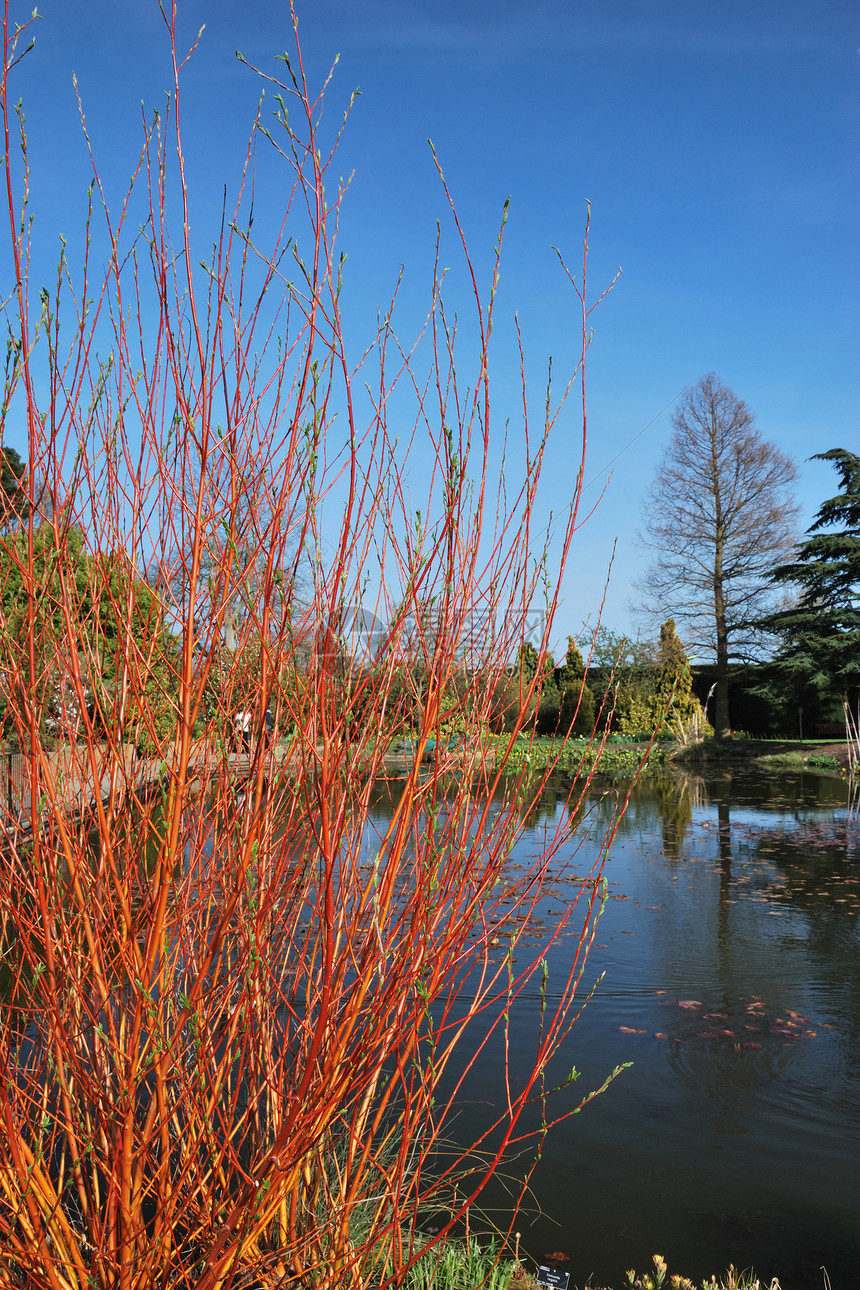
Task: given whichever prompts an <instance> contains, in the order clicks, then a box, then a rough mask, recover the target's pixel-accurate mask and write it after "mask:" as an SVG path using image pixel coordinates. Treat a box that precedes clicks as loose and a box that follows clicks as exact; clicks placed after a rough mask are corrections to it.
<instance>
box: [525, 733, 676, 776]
mask: <svg viewBox="0 0 860 1290" xmlns="http://www.w3.org/2000/svg"><path fill="white" fill-rule="evenodd" d="M670 748H671V745H668V744H661V743H655V744H653V745H652V746H651V749H650V752H648V754H647V760H646V763H645V764H646V767H647V768H648V769H651V770H656V769H659V768H660V767H662V766H665V765H666V762H667V752H668V750H669V749H670ZM646 750H647V744H646V743H636V742H633V741H630V742H626V743H616V742H614V741H613V742H611V743H607V745H606V747H605V748H604V749H603V751H602V752H601V751H600V749H599V748H598V747H597V746H595V745H592V746H591V748H589V742H588V740H586V739H568V740H566V741H560V740H557V739H553V738H550V737H547V736H538V737H536V738H535V739H534V740H527V739H521V740H520V741H518V742H517V743H516V744H515V745H514V747H513V748H512V749H511V751H510V753H509V754H508V758H507V761H506V765H507V766H508V767H510V769H511V770H521V769H522V768H523V767H524V766H528V767H529V768H530V769H532V770H542V769H543V768H544V767H545V766H546V765H547V763H548V762H551V761H554V762H555V764H556V769H557V770H560V771H564V772H566V773H568V774H572V775H574V776H575V777H577V778H578V777H579V776H581V775H588V774H591V773H594V774H599V775H632V774H635V772H636V771H637V770H638V769H639V768H640V766H641V765H642V759H643V757H644V756H645V754H646Z"/></svg>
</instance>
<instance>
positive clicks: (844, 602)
mask: <svg viewBox="0 0 860 1290" xmlns="http://www.w3.org/2000/svg"><path fill="white" fill-rule="evenodd" d="M813 460H817V461H831V462H832V463H833V466H834V468H835V470H836V472H837V474H838V475H839V482H840V486H841V491H840V492H839V493H838V494H837V495H836V496H835V497H830V498H828V499H827V501H825V502H823V503H822V504H821V506H820V507H819V509H818V514H817V515H816V517H815V522H814V523H813V524H812V525H811V526H810V528H809V529H808V530H807V533H808V534H809V535H810V536H809V537H808V538H807V540H806V541H805V542H802V543H801V544H800V546H799V547H798V549H797V555H796V558H795V559H794V560H793V561H792V562H791V563H790V564H783V565H780V566H779V568H777V569H775V570H774V571H773V574H772V575H771V577H772V580H773V581H774V582H775V583H778V584H782V585H784V586H788V587H792V586H793V587H795V588H796V589H797V591H798V592H799V599H798V602H797V604H796V605H794V606H793V607H792V608H790V609H785V610H783V611H782V612H780V613H777V614H772V615H771V616H770V617H769V618H767V619H765V622H764V625H765V626H766V627H767V628H768V630H770V631H773V632H776V633H778V635H779V636H780V637H781V638H782V644H781V647H780V649H779V652H778V653H777V656H776V658H775V660H774V669H775V671H776V674H777V676H778V677H779V680H780V684H781V685H782V686H783V687H785V688H787V689H789V690H791V691H792V692H793V693H794V694H795V695H796V696H797V698H798V699H800V700H801V701H802V700H803V699H804V698H805V697H807V696H810V697H811V695H812V694H815V695H818V696H828V695H829V696H832V697H837V696H838V697H844V698H849V699H856V696H857V693H858V690H860V457H858V456H856V455H855V454H854V453H853V452H848V451H846V449H844V448H831V449H830V451H829V452H822V453H817V454H816V456H815V458H813ZM837 525H838V526H841V527H839V528H837V530H836V532H825V531H823V530H831V529H834V528H836V526H837Z"/></svg>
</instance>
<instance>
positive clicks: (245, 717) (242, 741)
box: [233, 710, 253, 752]
mask: <svg viewBox="0 0 860 1290" xmlns="http://www.w3.org/2000/svg"><path fill="white" fill-rule="evenodd" d="M233 720H234V723H235V729H236V751H237V752H250V749H251V721H252V720H253V718H252V715H251V713H250V712H248V711H247V710H243V711H241V712H237V713H236V716H235V717H234V718H233Z"/></svg>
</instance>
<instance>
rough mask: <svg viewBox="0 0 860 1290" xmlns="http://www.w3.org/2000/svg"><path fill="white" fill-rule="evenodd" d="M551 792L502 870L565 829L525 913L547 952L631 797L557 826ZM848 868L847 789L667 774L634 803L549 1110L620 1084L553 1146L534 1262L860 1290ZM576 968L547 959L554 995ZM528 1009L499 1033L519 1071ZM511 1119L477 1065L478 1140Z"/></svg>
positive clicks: (613, 792) (488, 1067) (857, 995)
mask: <svg viewBox="0 0 860 1290" xmlns="http://www.w3.org/2000/svg"><path fill="white" fill-rule="evenodd" d="M565 789H566V785H564V784H563V783H560V784H559V786H558V787H557V788H556V787H553V788H552V789H551V791H550V792H549V793H548V794H547V795H546V796H545V797H544V799H543V800H542V802H541V804H540V807H539V809H538V810H536V811H535V812H533V813H532V814H531V815H529V816H528V817H527V818H525V819H524V820H523V835H522V838H521V839H520V841H519V842H518V844H517V846H516V847H515V848H514V853H513V855H512V857H511V869H512V871H515V870H516V867H517V865H518V864H519V863H520V859H519V857H520V856H521V855H524V854H525V853H526V852H528V851H529V850H530V849H533V847H534V841H535V837H534V835H535V833H536V832H537V831H539V830H540V831H541V832H542V833H543V834H545V832H546V831H547V830H553V829H558V828H560V827H562V826H568V825H570V824H571V823H573V824H575V825H576V826H577V834H576V838H575V840H574V841H572V842H571V845H570V850H569V853H568V854H567V855H566V856H561V855H560V856H559V877H558V880H557V883H556V888H555V890H554V892H553V893H551V895H549V896H547V899H546V900H545V901H544V902H543V903H542V904H541V906H540V907H539V908H538V910H537V911H536V913H537V916H538V918H539V919H540V920H541V925H542V926H545V927H546V935H547V938H548V939H549V936H550V935H551V931H552V926H553V913H554V910H555V909H557V908H558V907H559V906H560V905H561V904H562V903H563V902H564V901H565V900H570V899H572V898H573V895H574V894H575V891H576V879H575V877H574V875H575V874H576V873H578V874H580V875H583V874H585V873H587V870H588V864H589V860H590V855H591V852H590V848H592V847H594V846H596V845H597V842H596V839H597V838H599V837H600V836H601V834H602V830H603V828H605V825H606V823H607V821H608V820H609V818H610V815H611V814H612V813H613V812H614V811H615V810H616V809H617V805H618V801H619V798H620V797H622V796H623V795H624V794H625V793H626V792H627V789H626V788H625V786H623V785H619V784H617V783H613V784H610V785H605V786H602V787H601V786H600V785H595V786H594V787H593V789H592V791H591V792H590V793H589V796H588V798H587V800H586V801H585V802H583V803H582V804H581V805H580V806H579V807H578V810H577V813H576V816H575V817H574V818H573V819H571V816H570V815H569V813H568V811H567V808H566V807H565V805H564V794H565ZM590 838H593V839H594V841H590V840H589V839H590ZM574 846H578V847H579V851H578V852H575V851H574V849H573V848H574ZM565 860H567V861H568V862H569V864H570V868H569V869H567V870H566V869H565V864H564V862H565ZM858 862H860V837H858V822H857V819H856V818H855V817H854V816H852V815H851V813H850V811H849V808H848V795H847V789H846V786H845V785H844V783H842V782H841V781H840V780H839V779H836V778H827V777H820V776H817V775H809V774H804V775H795V776H785V775H781V776H773V777H772V778H761V777H759V778H752V777H750V776H747V775H743V774H740V773H737V772H732V773H725V774H721V775H719V776H689V775H684V776H675V775H671V774H665V775H658V776H653V777H649V778H647V779H643V780H642V781H640V783H639V784H638V785H636V786H634V787H633V789H632V790H631V792H630V800H629V805H628V810H627V813H626V815H625V816H624V818H623V820H622V821H621V824H620V826H619V829H618V832H617V835H616V838H615V842H614V845H613V847H612V849H611V854H610V858H609V862H608V865H607V869H606V876H607V879H608V883H609V886H608V895H609V899H608V900H607V905H606V909H605V912H604V914H603V918H602V920H601V923H600V927H599V931H598V936H597V941H596V944H595V947H594V950H593V952H592V957H591V959H590V960H589V964H588V968H587V972H586V977H585V978H584V981H583V988H584V989H587V988H589V987H590V986H591V985H592V984H593V983H594V981H595V980H596V979H597V978H598V977H599V975H600V973H601V972H603V973H605V976H604V979H603V980H602V982H601V983H600V985H599V987H598V990H597V994H596V996H595V998H594V1000H593V1002H592V1003H590V1004H589V1006H588V1007H587V1008H586V1010H585V1012H584V1013H583V1015H582V1017H581V1019H580V1020H579V1021H578V1023H577V1025H576V1027H575V1028H574V1030H573V1031H572V1032H571V1036H570V1040H569V1044H568V1046H566V1048H565V1051H564V1053H563V1054H562V1055H561V1058H560V1066H561V1067H564V1068H565V1070H569V1069H570V1065H571V1064H572V1063H575V1064H576V1066H577V1068H578V1069H579V1070H581V1071H582V1072H583V1077H582V1081H581V1085H580V1087H579V1089H577V1094H576V1097H574V1094H573V1093H571V1094H570V1099H569V1101H565V1097H562V1098H561V1099H560V1106H559V1108H558V1110H559V1111H561V1112H563V1111H564V1110H565V1109H572V1108H573V1105H574V1104H575V1101H576V1100H578V1097H579V1096H581V1094H582V1090H583V1087H584V1086H587V1087H588V1088H591V1087H594V1086H596V1085H598V1084H599V1083H600V1082H601V1080H602V1078H603V1077H604V1076H605V1075H606V1074H607V1072H608V1071H609V1070H611V1069H612V1068H613V1067H614V1066H615V1065H616V1064H618V1063H619V1062H623V1061H629V1060H632V1061H633V1062H634V1066H633V1069H632V1070H630V1071H627V1072H626V1073H625V1074H624V1075H623V1076H622V1077H621V1078H620V1079H619V1080H618V1081H616V1082H615V1083H614V1084H613V1085H612V1086H611V1087H610V1089H609V1091H608V1092H607V1093H605V1094H604V1095H603V1096H602V1097H601V1098H599V1099H598V1100H597V1101H596V1102H594V1103H593V1104H592V1105H590V1106H589V1107H588V1108H587V1109H586V1111H585V1112H584V1113H583V1114H582V1115H579V1116H576V1117H575V1119H573V1120H571V1121H569V1122H567V1123H566V1124H562V1125H559V1126H557V1128H556V1129H555V1130H554V1132H553V1133H552V1134H550V1136H549V1138H548V1140H547V1144H546V1146H545V1148H544V1153H543V1158H542V1160H541V1163H540V1166H539V1168H538V1170H537V1173H536V1174H535V1177H534V1179H533V1185H534V1187H535V1191H536V1197H537V1205H536V1208H537V1213H536V1214H535V1216H534V1219H533V1221H531V1223H530V1224H529V1223H528V1222H527V1221H526V1219H527V1216H526V1215H523V1216H522V1219H523V1222H522V1226H523V1229H524V1240H525V1241H526V1243H527V1247H528V1249H529V1250H530V1252H531V1253H533V1254H534V1255H535V1256H536V1257H538V1258H540V1257H543V1256H546V1255H547V1254H548V1253H550V1252H556V1253H558V1252H566V1253H567V1255H568V1256H569V1259H570V1262H569V1263H568V1262H566V1263H565V1264H564V1267H565V1269H566V1270H569V1271H570V1272H571V1280H572V1282H574V1283H577V1282H578V1283H579V1284H583V1283H584V1282H585V1280H586V1279H587V1277H588V1276H589V1274H592V1273H593V1274H594V1278H595V1279H596V1280H600V1279H603V1281H605V1282H606V1283H620V1281H622V1280H623V1272H624V1269H625V1268H627V1267H633V1266H634V1265H635V1266H638V1267H640V1268H641V1267H645V1266H646V1265H647V1264H648V1262H649V1260H650V1256H651V1254H652V1253H653V1250H654V1249H660V1250H661V1251H662V1252H663V1253H664V1254H665V1255H667V1256H668V1258H669V1266H670V1268H673V1267H674V1268H675V1269H677V1270H683V1271H684V1272H685V1273H687V1274H688V1275H691V1276H694V1277H697V1278H701V1277H704V1276H705V1275H706V1274H709V1273H710V1272H712V1271H717V1270H719V1269H721V1268H723V1267H725V1266H726V1265H727V1264H728V1262H729V1260H730V1259H731V1260H733V1261H734V1263H735V1265H736V1266H749V1265H751V1264H754V1265H755V1266H756V1267H757V1269H758V1270H759V1272H760V1273H761V1274H762V1275H763V1276H766V1277H767V1278H770V1277H771V1276H775V1275H778V1276H779V1277H780V1278H781V1283H782V1285H783V1286H804V1287H805V1286H807V1285H813V1284H819V1283H820V1274H819V1271H818V1269H819V1268H820V1266H822V1265H825V1266H827V1268H828V1270H829V1273H830V1276H831V1279H832V1281H833V1284H834V1285H835V1284H836V1283H837V1278H838V1279H839V1283H840V1284H842V1285H853V1284H856V1283H857V1267H858V1266H860V1237H858V1230H857V1223H856V1214H857V1212H858V1207H860V1173H859V1172H858V1171H857V1169H856V1152H857V1146H858V1143H860V953H858V949H860V946H858V935H860V933H858V928H860V918H858V916H860V863H858ZM570 953H571V949H570V947H569V945H568V942H566V941H565V940H563V939H560V940H559V941H557V942H556V943H554V944H552V945H551V947H550V949H549V951H548V953H547V959H548V965H549V981H550V995H551V993H552V982H553V980H554V979H556V977H557V978H558V979H559V980H561V979H563V978H564V974H565V969H566V966H567V964H568V962H569V959H570ZM536 1007H537V1001H536V1000H535V999H523V1000H521V1001H519V1003H518V1005H517V1010H515V1011H514V1012H513V1013H512V1019H511V1035H512V1047H513V1049H514V1065H515V1067H516V1044H517V1043H519V1044H521V1045H522V1046H523V1047H524V1048H525V1045H527V1044H528V1043H529V1042H530V1036H531V1033H532V1032H531V1029H530V1024H531V1023H530V1016H529V1011H528V1010H529V1009H532V1010H534V1009H535V1008H536ZM516 1074H517V1072H516V1069H514V1071H513V1078H514V1079H516ZM503 1097H504V1091H503V1083H502V1075H501V1063H500V1061H499V1055H498V1054H496V1056H495V1058H494V1059H492V1060H491V1059H489V1058H488V1059H487V1060H486V1061H483V1062H482V1061H481V1059H479V1060H478V1061H477V1063H476V1066H475V1069H474V1071H473V1076H472V1082H471V1085H470V1092H469V1093H468V1094H464V1105H466V1104H468V1113H469V1117H470V1123H471V1122H472V1120H474V1119H480V1118H481V1116H482V1115H483V1114H484V1113H485V1112H484V1110H482V1108H485V1109H486V1116H487V1118H488V1120H489V1118H490V1116H491V1114H492V1108H493V1107H498V1106H499V1105H500V1104H501V1102H502V1100H503ZM494 1203H496V1204H498V1205H500V1206H502V1207H503V1206H504V1204H505V1200H504V1193H503V1192H501V1191H500V1192H499V1193H498V1194H497V1195H495V1196H491V1197H490V1198H489V1200H488V1204H489V1205H490V1206H492V1204H494ZM603 1281H601V1283H603Z"/></svg>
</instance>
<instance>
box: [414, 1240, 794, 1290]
mask: <svg viewBox="0 0 860 1290" xmlns="http://www.w3.org/2000/svg"><path fill="white" fill-rule="evenodd" d="M653 1263H654V1266H653V1268H652V1269H651V1270H650V1271H648V1272H643V1273H641V1274H638V1273H637V1272H636V1271H635V1270H632V1269H631V1270H630V1271H628V1272H627V1273H626V1276H625V1281H624V1290H699V1286H700V1287H701V1290H780V1284H779V1281H778V1280H777V1278H776V1277H774V1278H773V1280H772V1281H769V1282H766V1283H765V1282H763V1281H761V1280H760V1278H759V1277H757V1276H756V1274H755V1272H753V1271H746V1272H737V1271H736V1270H735V1268H734V1266H733V1265H730V1266H729V1269H728V1271H727V1272H726V1273H725V1274H724V1276H722V1277H721V1278H719V1279H717V1277H716V1276H711V1277H710V1278H708V1279H707V1280H704V1281H702V1282H700V1283H699V1285H697V1283H696V1282H694V1281H691V1280H690V1279H689V1277H685V1276H681V1275H679V1274H678V1273H671V1274H670V1273H669V1270H668V1267H667V1264H666V1260H665V1259H664V1258H663V1256H662V1255H661V1254H655V1255H654V1256H653ZM402 1290H540V1284H539V1282H538V1281H537V1280H536V1279H535V1277H534V1276H532V1274H531V1273H530V1272H527V1271H526V1269H525V1268H524V1267H523V1265H522V1264H521V1263H520V1262H519V1260H518V1259H511V1258H504V1257H502V1255H501V1251H500V1249H499V1246H498V1245H497V1243H496V1242H494V1241H490V1242H489V1243H488V1244H487V1245H481V1243H480V1242H479V1241H478V1240H477V1238H476V1237H471V1238H470V1239H469V1240H468V1241H465V1242H463V1241H449V1242H447V1243H446V1244H444V1245H443V1246H441V1247H440V1248H438V1249H436V1250H432V1251H430V1252H428V1253H427V1254H424V1255H422V1257H421V1258H420V1259H419V1260H418V1261H417V1263H415V1264H413V1266H412V1267H411V1268H410V1269H409V1272H408V1273H407V1275H406V1278H405V1280H404V1281H403V1284H402ZM573 1290H577V1288H576V1287H574V1288H573ZM582 1290H614V1288H613V1287H611V1286H597V1285H594V1284H592V1282H591V1279H590V1278H589V1281H588V1283H587V1284H586V1285H585V1286H583V1287H582Z"/></svg>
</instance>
